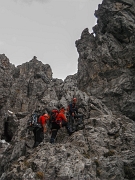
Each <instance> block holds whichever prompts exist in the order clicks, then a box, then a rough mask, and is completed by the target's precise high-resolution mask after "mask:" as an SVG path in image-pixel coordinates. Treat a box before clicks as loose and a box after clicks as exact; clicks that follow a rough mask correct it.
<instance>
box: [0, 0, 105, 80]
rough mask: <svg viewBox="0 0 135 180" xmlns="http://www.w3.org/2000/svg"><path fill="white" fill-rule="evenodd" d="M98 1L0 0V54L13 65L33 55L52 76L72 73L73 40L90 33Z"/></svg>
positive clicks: (75, 63)
mask: <svg viewBox="0 0 135 180" xmlns="http://www.w3.org/2000/svg"><path fill="white" fill-rule="evenodd" d="M101 3H102V0H0V54H5V55H6V56H7V57H8V58H9V60H10V62H11V63H12V64H14V65H15V66H17V65H21V64H22V63H25V62H28V61H30V60H31V59H32V58H33V56H36V57H37V59H38V60H39V61H41V62H42V63H43V64H49V65H50V66H51V68H52V72H53V78H59V79H63V80H64V79H65V78H66V76H68V75H72V74H75V73H76V72H77V67H78V57H79V55H78V52H77V49H76V46H75V41H76V40H78V39H80V36H81V33H82V31H83V30H84V29H85V28H88V29H89V32H90V33H92V27H93V26H94V25H95V24H96V22H97V19H96V17H95V16H94V12H95V10H97V9H98V4H101Z"/></svg>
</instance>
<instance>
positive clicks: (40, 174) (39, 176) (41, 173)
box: [36, 171, 44, 180]
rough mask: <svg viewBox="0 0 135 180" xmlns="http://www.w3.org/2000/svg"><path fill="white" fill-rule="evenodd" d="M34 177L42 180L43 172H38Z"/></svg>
mask: <svg viewBox="0 0 135 180" xmlns="http://www.w3.org/2000/svg"><path fill="white" fill-rule="evenodd" d="M36 176H37V178H38V179H42V180H43V179H44V174H43V172H41V171H38V172H37V173H36Z"/></svg>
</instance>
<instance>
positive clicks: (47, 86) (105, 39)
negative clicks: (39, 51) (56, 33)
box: [0, 0, 135, 180]
mask: <svg viewBox="0 0 135 180" xmlns="http://www.w3.org/2000/svg"><path fill="white" fill-rule="evenodd" d="M134 10H135V1H134V0H130V1H129V0H128V1H125V0H116V1H114V0H103V3H102V5H99V8H98V10H97V11H96V12H95V15H96V17H97V18H98V21H97V25H96V26H95V27H94V28H93V31H94V32H93V33H91V34H90V33H89V32H88V29H85V30H84V31H83V32H82V35H81V39H79V40H77V41H76V46H77V50H78V52H79V60H78V72H77V74H75V75H69V76H68V77H67V78H66V79H65V80H64V81H63V80H60V79H53V78H52V70H51V67H50V66H49V65H48V64H43V63H42V62H40V61H38V60H37V58H36V57H34V58H33V59H32V60H30V61H29V62H27V63H24V64H22V65H20V66H17V67H15V66H14V65H12V64H11V63H10V62H9V59H8V58H7V57H6V56H5V55H4V54H3V55H0V77H1V80H0V84H1V86H0V127H1V128H0V136H1V138H2V140H0V162H1V163H0V180H38V179H42V180H68V179H73V180H118V179H119V180H134V179H135V121H134V120H135V96H134V95H135V52H134V49H135V45H134V40H135V31H134V30H135V25H134V22H135V11H134ZM73 97H77V99H78V106H79V111H80V112H81V113H83V114H84V124H83V125H80V126H79V129H78V131H76V132H75V133H73V134H72V135H71V136H68V135H67V133H66V131H65V129H64V128H61V129H60V130H59V132H58V135H57V140H56V143H55V144H50V143H49V139H50V132H49V128H48V131H47V133H46V134H45V138H44V141H43V142H42V143H41V144H40V145H39V146H38V147H37V148H35V149H33V148H32V146H33V134H32V133H31V132H29V131H28V130H27V120H28V119H29V117H30V115H31V113H32V112H33V111H34V110H38V111H39V112H40V113H43V112H44V113H45V112H49V111H50V109H51V108H53V107H60V106H61V105H63V106H65V107H67V105H68V103H69V102H70V101H71V99H72V98H73ZM3 139H5V140H6V141H5V140H3Z"/></svg>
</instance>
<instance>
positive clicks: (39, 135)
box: [33, 114, 49, 147]
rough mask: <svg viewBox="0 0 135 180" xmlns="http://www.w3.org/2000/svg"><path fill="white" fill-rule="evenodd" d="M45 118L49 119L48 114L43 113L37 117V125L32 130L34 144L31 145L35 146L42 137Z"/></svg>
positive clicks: (45, 123) (44, 130)
mask: <svg viewBox="0 0 135 180" xmlns="http://www.w3.org/2000/svg"><path fill="white" fill-rule="evenodd" d="M47 120H49V115H48V114H43V115H42V116H40V117H39V119H38V124H39V125H38V126H36V127H35V128H34V130H33V133H34V145H33V147H37V146H38V145H39V144H40V143H41V142H42V141H43V139H44V133H45V132H46V131H47V127H46V125H47Z"/></svg>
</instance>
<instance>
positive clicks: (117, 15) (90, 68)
mask: <svg viewBox="0 0 135 180" xmlns="http://www.w3.org/2000/svg"><path fill="white" fill-rule="evenodd" d="M134 10H135V1H134V0H130V1H129V0H128V1H125V0H115V1H114V0H104V1H103V3H102V5H99V8H98V10H97V11H96V12H95V16H96V17H97V18H98V20H97V25H96V26H95V27H94V28H93V33H91V34H90V33H89V32H88V29H85V30H84V31H83V32H82V35H81V38H80V39H79V40H77V41H76V47H77V50H78V52H79V59H78V86H79V88H80V89H81V90H82V91H85V92H86V93H87V94H89V95H93V96H96V97H97V98H99V99H101V100H102V102H104V103H105V104H106V105H107V106H108V107H109V108H110V109H111V110H113V111H120V112H122V113H123V114H125V115H126V116H128V117H130V118H131V119H133V120H135V23H134V22H135V11H134Z"/></svg>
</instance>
